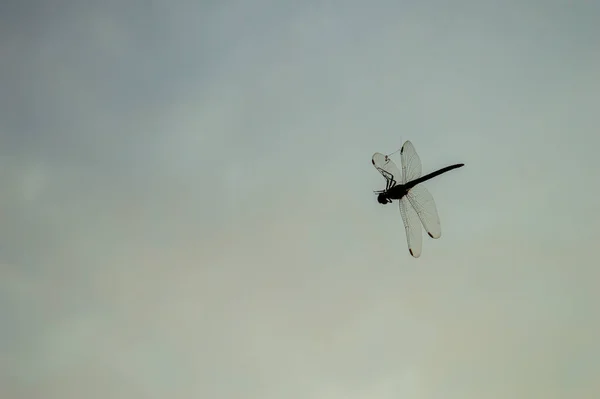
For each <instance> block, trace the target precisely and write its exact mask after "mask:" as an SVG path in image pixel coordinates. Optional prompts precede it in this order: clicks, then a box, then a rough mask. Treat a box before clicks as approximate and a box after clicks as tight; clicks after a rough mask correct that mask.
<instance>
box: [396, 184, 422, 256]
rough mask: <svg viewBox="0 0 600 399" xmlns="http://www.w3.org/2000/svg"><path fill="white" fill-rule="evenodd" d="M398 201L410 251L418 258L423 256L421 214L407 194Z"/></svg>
mask: <svg viewBox="0 0 600 399" xmlns="http://www.w3.org/2000/svg"><path fill="white" fill-rule="evenodd" d="M398 202H399V203H400V214H401V215H402V221H403V222H404V230H405V231H406V242H407V244H408V251H409V252H410V254H411V255H412V256H413V257H415V258H418V257H419V256H421V246H422V241H423V236H422V234H421V222H420V221H419V216H418V215H417V212H416V211H415V209H414V208H413V206H412V205H411V204H410V202H409V200H408V198H407V197H406V196H405V197H403V198H402V199H401V200H400V201H398Z"/></svg>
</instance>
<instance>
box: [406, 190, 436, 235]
mask: <svg viewBox="0 0 600 399" xmlns="http://www.w3.org/2000/svg"><path fill="white" fill-rule="evenodd" d="M404 198H408V201H409V202H410V205H411V208H414V210H415V211H416V214H417V215H418V217H419V219H420V220H421V223H422V224H423V227H424V228H425V231H427V234H428V235H429V237H431V238H440V237H441V236H442V227H441V225H440V217H439V215H438V212H437V207H436V206H435V201H434V200H433V196H432V195H431V193H430V192H429V190H427V189H426V188H425V187H423V186H422V185H420V184H417V185H416V186H414V187H413V188H411V189H410V190H408V193H407V194H406V196H405V197H404Z"/></svg>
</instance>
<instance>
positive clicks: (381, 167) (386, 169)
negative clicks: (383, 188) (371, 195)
mask: <svg viewBox="0 0 600 399" xmlns="http://www.w3.org/2000/svg"><path fill="white" fill-rule="evenodd" d="M371 162H372V163H373V166H375V169H377V170H378V171H379V173H381V174H382V175H383V177H385V179H386V180H387V181H391V182H393V184H392V186H393V185H396V184H398V183H399V182H400V180H401V179H402V172H400V169H398V166H396V164H395V163H394V161H392V160H391V159H390V158H389V157H388V156H387V155H383V154H381V153H379V152H376V153H375V154H373V158H372V160H371Z"/></svg>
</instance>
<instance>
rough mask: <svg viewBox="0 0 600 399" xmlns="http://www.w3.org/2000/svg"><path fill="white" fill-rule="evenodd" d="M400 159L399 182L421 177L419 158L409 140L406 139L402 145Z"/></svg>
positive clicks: (404, 182)
mask: <svg viewBox="0 0 600 399" xmlns="http://www.w3.org/2000/svg"><path fill="white" fill-rule="evenodd" d="M400 159H401V161H402V180H401V182H400V183H401V184H406V183H407V182H409V181H411V180H415V179H418V178H419V177H421V158H419V154H417V151H416V150H415V147H414V146H413V145H412V143H411V142H410V141H406V142H405V143H404V145H403V146H402V149H401V150H400Z"/></svg>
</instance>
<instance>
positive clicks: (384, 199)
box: [377, 193, 392, 205]
mask: <svg viewBox="0 0 600 399" xmlns="http://www.w3.org/2000/svg"><path fill="white" fill-rule="evenodd" d="M377 202H379V203H380V204H384V205H385V204H387V203H389V202H392V201H390V200H389V199H388V198H387V197H386V196H385V193H379V195H378V196H377Z"/></svg>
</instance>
